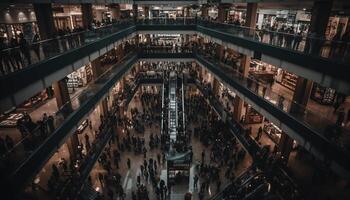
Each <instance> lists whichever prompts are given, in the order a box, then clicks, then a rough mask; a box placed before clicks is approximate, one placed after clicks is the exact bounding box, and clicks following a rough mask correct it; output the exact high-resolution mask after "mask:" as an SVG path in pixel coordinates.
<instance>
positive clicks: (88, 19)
mask: <svg viewBox="0 0 350 200" xmlns="http://www.w3.org/2000/svg"><path fill="white" fill-rule="evenodd" d="M81 13H82V19H83V28H84V29H91V28H92V22H93V20H94V17H93V13H92V4H91V3H83V4H81Z"/></svg>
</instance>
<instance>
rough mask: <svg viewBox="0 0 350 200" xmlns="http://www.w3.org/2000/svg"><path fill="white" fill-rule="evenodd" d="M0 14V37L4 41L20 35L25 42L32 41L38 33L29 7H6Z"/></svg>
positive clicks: (34, 18) (32, 12) (33, 15)
mask: <svg viewBox="0 0 350 200" xmlns="http://www.w3.org/2000/svg"><path fill="white" fill-rule="evenodd" d="M3 10H4V11H5V12H3V13H2V14H0V36H1V37H4V38H5V39H10V38H14V37H15V38H17V37H18V35H19V34H20V33H23V34H24V37H25V38H26V39H27V41H32V39H33V36H34V34H35V33H37V32H38V26H37V24H36V17H35V13H34V11H33V9H32V7H31V6H30V5H25V6H21V7H15V6H13V7H11V6H9V7H7V8H4V9H3Z"/></svg>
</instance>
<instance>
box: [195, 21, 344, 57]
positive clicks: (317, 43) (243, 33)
mask: <svg viewBox="0 0 350 200" xmlns="http://www.w3.org/2000/svg"><path fill="white" fill-rule="evenodd" d="M197 25H200V26H203V27H205V28H210V29H213V30H214V31H219V32H223V33H227V34H231V35H232V36H235V37H239V38H243V39H248V40H253V41H256V42H261V43H264V44H268V45H271V46H275V47H280V48H284V49H288V50H291V51H296V52H300V53H303V54H306V55H313V56H319V57H323V58H329V59H333V60H335V61H336V62H339V61H345V62H349V60H350V42H349V41H346V40H327V39H326V38H323V37H318V36H316V35H315V34H308V35H305V34H302V33H294V31H292V30H290V29H286V30H279V31H276V30H267V29H257V28H249V27H244V26H238V25H233V24H225V23H218V22H214V21H206V20H199V19H198V20H197Z"/></svg>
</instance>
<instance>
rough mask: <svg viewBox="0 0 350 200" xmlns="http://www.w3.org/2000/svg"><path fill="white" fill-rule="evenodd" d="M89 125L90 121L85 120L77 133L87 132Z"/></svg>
mask: <svg viewBox="0 0 350 200" xmlns="http://www.w3.org/2000/svg"><path fill="white" fill-rule="evenodd" d="M88 124H89V120H88V119H85V120H84V121H83V122H82V123H81V124H80V125H79V126H78V128H77V131H76V133H77V134H81V133H83V131H84V130H85V128H86V127H87V126H88Z"/></svg>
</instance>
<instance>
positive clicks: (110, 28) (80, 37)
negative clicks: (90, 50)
mask: <svg viewBox="0 0 350 200" xmlns="http://www.w3.org/2000/svg"><path fill="white" fill-rule="evenodd" d="M132 25H133V24H132V23H131V21H130V20H125V21H119V22H118V23H113V24H109V25H106V26H102V27H98V28H96V29H93V30H86V31H80V32H75V33H69V34H66V35H63V36H59V37H55V38H52V39H47V40H41V41H37V42H33V43H29V42H24V40H22V43H21V40H20V43H21V44H17V43H16V42H13V44H10V45H8V46H10V47H9V48H6V49H2V50H1V59H2V60H1V62H2V64H3V67H0V73H1V74H0V76H1V75H7V74H10V73H13V72H17V71H20V70H23V69H24V68H26V67H28V66H31V65H34V64H36V63H40V62H43V61H45V60H47V59H50V58H53V57H55V56H58V55H60V54H62V53H65V52H68V51H70V50H72V49H77V48H79V47H82V46H85V45H87V44H91V43H93V42H96V41H98V40H99V39H101V38H104V37H106V36H108V35H111V34H113V33H116V32H118V31H120V30H123V29H125V28H127V27H130V26H132ZM3 43H4V44H5V42H4V41H3Z"/></svg>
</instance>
